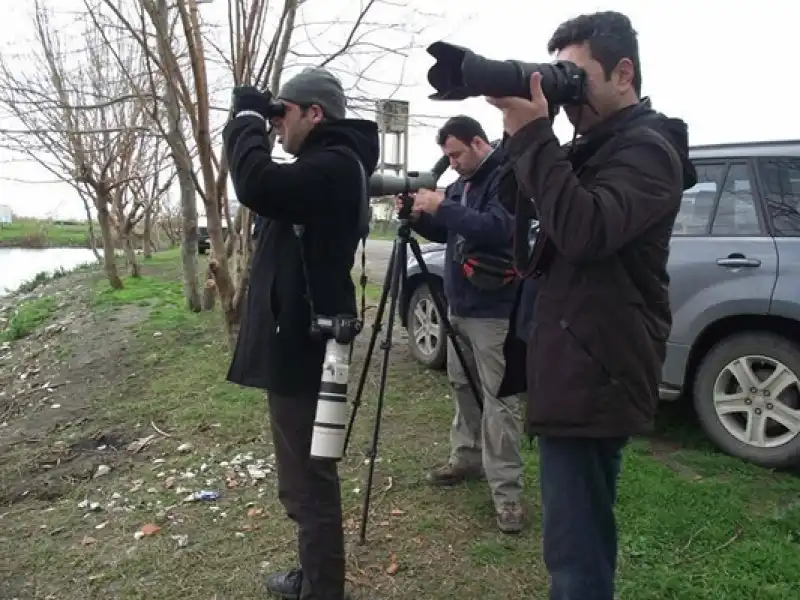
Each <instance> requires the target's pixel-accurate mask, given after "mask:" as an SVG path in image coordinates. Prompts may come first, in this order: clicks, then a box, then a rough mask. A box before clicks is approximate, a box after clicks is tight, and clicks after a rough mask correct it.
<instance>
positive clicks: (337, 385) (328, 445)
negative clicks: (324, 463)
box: [311, 340, 350, 460]
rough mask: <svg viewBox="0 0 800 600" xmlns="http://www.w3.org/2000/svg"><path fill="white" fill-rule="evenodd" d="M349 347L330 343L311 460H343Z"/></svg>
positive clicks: (321, 386)
mask: <svg viewBox="0 0 800 600" xmlns="http://www.w3.org/2000/svg"><path fill="white" fill-rule="evenodd" d="M349 349H350V347H349V345H345V344H339V343H338V342H336V341H335V340H329V341H328V345H327V346H326V348H325V362H324V363H323V365H322V381H321V383H320V390H319V397H318V399H317V414H316V417H315V418H314V432H313V434H312V436H311V457H312V458H322V459H329V460H340V459H341V458H342V455H343V454H344V441H345V437H346V435H347V417H348V412H349V411H348V405H347V380H348V377H349V371H350V362H349Z"/></svg>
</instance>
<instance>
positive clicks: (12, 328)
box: [0, 296, 57, 341]
mask: <svg viewBox="0 0 800 600" xmlns="http://www.w3.org/2000/svg"><path fill="white" fill-rule="evenodd" d="M56 306H57V302H56V299H55V298H53V297H52V296H49V297H43V298H37V299H35V300H28V301H25V302H23V303H21V304H20V305H19V306H17V307H16V309H15V310H14V311H13V312H12V313H11V318H10V319H9V320H8V324H7V326H6V328H5V329H4V330H2V331H0V340H3V341H13V340H19V339H22V338H24V337H27V336H28V335H30V334H31V333H33V331H34V330H35V329H36V328H37V327H39V326H41V325H43V324H44V323H45V322H46V321H47V320H48V319H50V317H51V316H52V315H53V313H54V312H55V310H56Z"/></svg>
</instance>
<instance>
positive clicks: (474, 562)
mask: <svg viewBox="0 0 800 600" xmlns="http://www.w3.org/2000/svg"><path fill="white" fill-rule="evenodd" d="M144 270H145V276H144V277H142V278H141V279H138V280H134V279H126V280H125V289H123V290H120V291H111V290H108V287H107V285H105V284H103V283H102V282H101V283H98V284H97V285H96V287H95V288H93V289H92V302H93V306H94V307H95V310H96V311H97V315H98V319H102V320H106V319H109V318H112V319H113V318H117V317H118V318H123V316H124V315H125V313H126V312H127V311H131V310H135V311H139V310H143V311H146V315H147V317H146V318H145V319H144V320H143V321H139V322H137V323H136V324H135V325H133V326H132V328H131V329H130V336H129V337H128V338H127V345H126V352H125V359H124V361H123V362H122V363H121V364H120V366H119V373H118V376H117V378H116V380H115V381H114V382H113V384H110V383H108V384H105V385H103V386H102V388H100V389H95V390H94V393H93V396H92V397H91V398H89V399H88V400H90V401H91V404H92V407H91V413H90V414H91V421H90V422H89V423H86V424H84V425H79V426H75V427H73V428H66V429H63V430H60V431H56V432H55V433H53V434H51V437H50V438H49V439H48V441H47V442H46V444H45V445H44V446H41V447H39V448H38V449H37V448H27V449H26V448H22V449H18V451H19V452H30V453H32V456H35V457H36V459H37V460H39V461H41V460H43V458H42V457H43V456H47V455H48V452H52V448H53V447H55V444H56V443H57V441H58V440H61V441H63V442H66V443H70V444H72V443H74V442H75V441H76V440H80V439H85V438H86V436H90V435H96V434H97V432H98V431H102V432H116V434H118V435H120V436H123V437H124V438H125V439H126V440H129V439H135V438H137V437H141V436H145V435H149V434H151V433H153V432H154V430H153V428H152V427H151V426H150V423H153V424H155V425H157V426H158V428H159V429H161V430H163V431H165V432H167V433H169V435H170V437H169V438H163V437H159V439H158V440H157V441H156V442H154V444H153V446H152V447H150V448H149V449H148V450H146V451H143V452H142V453H140V454H137V455H130V454H129V453H126V452H124V451H123V452H121V453H120V456H119V457H118V458H117V459H115V460H116V462H114V463H112V464H113V465H114V466H115V469H114V471H112V474H111V475H109V476H107V478H105V479H103V480H91V479H81V478H80V477H75V481H74V485H73V487H72V488H70V489H71V491H70V492H69V493H68V494H67V495H65V496H64V497H62V498H60V499H58V500H55V501H52V502H49V503H47V504H45V503H37V502H36V501H34V500H27V501H26V502H24V503H22V504H21V505H20V506H21V508H19V509H18V510H21V511H23V512H21V513H20V514H17V515H15V516H14V517H13V518H6V519H4V520H3V525H2V527H3V528H5V531H3V532H2V533H0V542H3V545H4V547H12V546H13V547H14V549H15V551H14V553H13V554H7V555H6V563H7V565H8V568H9V569H10V573H11V574H12V575H11V577H9V578H7V579H8V580H9V581H16V582H27V584H23V583H19V586H18V588H16V589H15V590H14V591H15V594H9V597H13V596H14V595H17V596H19V597H32V598H45V597H47V596H48V594H51V595H55V596H57V597H59V598H63V599H65V600H72V599H77V598H92V597H100V596H103V597H113V598H119V599H128V598H156V597H158V598H182V599H184V600H200V599H203V600H205V599H207V598H211V597H217V598H220V599H223V598H224V599H233V598H236V599H240V600H247V599H251V598H252V599H255V598H262V597H263V592H262V590H261V588H260V579H261V570H262V568H267V569H273V568H279V567H283V566H288V565H290V564H292V562H293V561H294V559H295V557H294V547H295V542H294V535H295V529H294V527H293V526H292V524H291V523H290V522H289V521H288V520H287V519H286V518H285V517H284V512H283V509H282V507H281V506H280V504H279V503H278V501H277V490H276V485H275V481H274V479H273V478H272V476H270V477H269V478H268V479H267V480H265V481H263V482H261V483H259V484H258V485H255V486H251V485H248V486H243V487H235V488H228V487H226V485H225V483H224V481H225V477H226V471H227V468H226V467H225V466H221V465H220V462H221V461H223V460H226V461H230V459H231V458H232V457H233V456H235V455H236V454H239V453H243V452H253V453H254V454H255V456H256V457H262V458H267V457H269V455H270V453H271V452H272V448H271V437H270V430H269V423H268V415H267V412H266V408H265V402H264V399H263V394H262V393H261V392H260V391H258V390H252V389H243V388H239V387H237V386H234V385H231V384H228V383H227V382H226V381H225V377H226V371H227V368H228V364H229V362H230V353H229V349H228V348H227V344H226V342H225V336H224V335H223V334H222V330H221V317H220V315H219V314H218V313H208V312H205V313H198V314H194V313H189V312H187V311H185V310H184V309H183V301H182V298H181V282H180V276H179V268H178V265H177V256H173V257H172V258H169V256H167V255H162V257H161V258H160V259H159V261H155V262H148V263H145V266H144ZM378 292H379V289H378V286H377V285H375V284H370V288H369V298H370V300H371V301H373V300H375V299H376V298H377V293H378ZM371 314H372V315H374V310H373V311H372V313H371ZM371 318H372V317H370V321H369V322H371ZM86 335H88V332H87V334H86ZM368 336H369V332H368V331H366V332H364V333H363V334H362V336H361V343H360V346H359V348H358V349H357V351H356V356H355V357H354V366H353V369H352V371H351V387H352V388H353V389H354V388H355V382H356V381H357V379H358V375H359V373H360V369H361V365H362V361H363V347H364V346H365V344H366V341H367V339H368ZM395 340H396V342H395V343H396V344H397V345H396V346H395V349H393V350H392V364H391V368H390V374H389V379H388V385H387V393H386V398H385V407H384V413H383V419H382V429H381V437H380V446H379V456H380V462H378V463H377V465H376V473H375V480H374V486H375V487H374V491H373V504H372V510H371V514H370V520H369V524H368V530H367V533H368V536H367V539H368V543H367V545H366V546H365V547H359V546H357V545H352V546H351V547H350V550H349V555H350V558H349V561H348V570H349V575H350V578H351V580H352V582H354V583H355V584H356V586H357V588H358V589H359V590H360V593H361V595H360V596H357V597H363V598H370V599H384V598H386V599H388V598H393V599H408V600H411V599H415V600H416V599H417V598H434V597H435V598H437V599H453V600H456V599H460V598H470V599H473V598H474V599H476V600H482V599H484V598H495V597H497V598H504V597H508V598H532V599H542V600H544V599H545V598H547V574H546V571H545V569H544V567H543V564H542V560H541V553H540V547H541V537H540V528H539V510H540V506H539V497H538V464H537V460H538V455H537V452H536V449H535V447H533V448H530V447H529V446H528V444H527V442H526V443H525V444H524V446H525V449H524V456H525V461H526V465H525V480H526V491H525V497H526V501H527V503H528V506H529V514H530V524H529V527H528V529H527V530H526V531H525V532H524V533H523V534H521V535H520V536H517V537H508V536H504V535H502V534H500V533H498V532H497V531H496V529H495V527H494V520H493V515H492V511H491V505H490V501H489V496H488V492H487V489H486V487H485V485H483V484H479V483H475V484H469V485H468V486H466V487H464V488H460V489H452V490H435V489H430V488H429V487H427V486H426V485H425V484H424V482H423V480H424V472H425V470H426V469H427V468H429V467H431V466H433V465H435V464H436V463H437V462H439V461H440V460H442V459H444V458H445V457H446V456H447V449H448V431H449V424H450V419H451V417H452V412H451V411H452V408H451V406H452V405H451V400H450V397H449V396H450V389H449V386H448V384H447V381H446V378H445V377H444V375H443V374H442V373H438V372H432V371H429V370H425V369H423V368H421V367H420V366H419V365H417V364H416V363H413V362H411V361H410V360H409V359H408V357H407V351H406V348H405V347H404V345H403V342H400V341H397V336H396V337H395ZM381 355H382V352H381V351H380V350H379V349H378V348H376V349H375V353H374V356H373V359H372V367H371V370H370V373H369V376H368V380H367V388H366V392H365V394H364V396H363V398H362V400H363V402H364V404H363V405H362V407H361V408H360V409H359V416H358V419H357V420H356V429H355V431H354V437H353V442H352V446H351V449H350V453H349V456H348V457H347V458H346V459H345V460H344V461H343V462H342V463H341V465H340V475H341V479H342V495H343V503H344V511H345V524H346V525H345V527H346V531H347V539H348V540H349V542H351V543H352V542H355V540H356V532H357V529H358V524H359V519H360V510H361V504H362V501H363V498H364V487H365V486H364V477H365V475H366V470H367V466H366V465H365V461H364V454H363V451H364V450H365V448H366V447H367V446H368V445H369V440H370V438H371V433H372V425H373V419H374V415H375V404H376V390H377V382H378V373H379V367H380V359H381ZM82 400H84V399H82ZM183 442H190V443H192V444H193V450H192V452H191V453H189V454H178V453H176V451H175V450H176V448H177V446H178V445H179V444H180V443H183ZM48 448H50V449H51V450H48ZM24 458H25V457H24V456H20V457H19V460H18V461H15V463H14V465H15V467H14V468H18V467H17V466H16V465H19V464H25V460H24ZM29 459H30V457H29ZM156 459H159V460H161V459H163V461H164V462H163V463H158V462H154V461H155V460H156ZM98 460H100V459H98ZM102 460H105V461H109V460H111V459H109V458H103V459H102ZM203 464H205V465H207V469H206V470H205V471H202V472H201V470H200V469H201V465H203ZM186 469H192V471H193V472H195V473H196V476H195V477H194V478H192V479H182V478H181V477H180V474H181V473H183V472H184V471H185V470H186ZM173 471H174V475H170V473H173ZM89 472H91V471H89ZM1 476H2V473H0V478H1ZM169 476H177V477H178V480H177V484H176V485H184V486H186V487H187V488H190V489H192V490H194V489H200V488H211V489H218V490H220V491H221V492H222V494H223V495H222V498H221V499H220V500H219V501H218V502H215V503H212V504H202V503H195V504H182V503H181V502H180V497H179V496H178V495H177V494H176V492H175V490H174V488H169V489H168V488H167V487H166V486H165V485H164V482H165V479H166V477H169ZM148 490H152V491H148ZM114 492H117V493H119V494H120V496H121V498H127V499H128V502H127V503H126V505H127V506H130V507H132V508H131V509H130V510H122V511H120V512H109V511H104V512H103V513H98V514H89V515H88V516H84V513H85V511H80V510H77V509H76V504H77V502H79V501H80V500H82V499H83V498H85V497H87V496H88V497H90V498H91V499H97V500H102V501H106V500H108V498H110V497H111V494H112V493H114ZM118 502H119V503H121V502H122V500H119V501H118ZM170 506H171V507H172V508H167V507H170ZM253 506H254V507H257V508H260V509H261V510H262V511H263V513H262V515H261V516H258V517H249V516H248V510H249V509H250V508H251V507H253ZM45 508H47V510H44V509H45ZM213 509H217V510H213ZM2 512H3V510H2V509H0V514H2ZM104 521H105V522H107V525H106V526H105V527H104V528H103V529H100V530H96V529H95V525H97V524H100V523H102V522H104ZM618 521H619V525H620V558H619V583H618V590H619V598H620V599H621V600H723V599H724V600H753V599H756V598H757V599H758V600H773V599H774V600H788V599H790V598H797V597H800V578H798V573H800V478H798V477H797V476H795V475H792V474H785V473H776V472H772V471H768V470H764V469H760V468H757V467H754V466H751V465H748V464H745V463H743V462H742V461H739V460H737V459H733V458H730V457H727V456H723V455H721V454H720V453H718V452H716V451H715V450H714V449H713V448H712V447H711V446H710V444H709V443H708V442H707V441H706V440H705V438H704V436H703V435H702V434H701V433H700V432H699V430H698V428H697V426H696V424H695V423H694V422H693V421H692V417H691V415H690V414H686V411H682V410H680V409H678V408H677V407H671V406H668V407H665V408H664V409H663V411H662V414H661V417H660V419H659V425H658V430H657V432H656V433H655V434H653V435H652V436H650V437H648V438H642V439H637V440H636V441H635V442H634V443H633V444H632V445H631V446H630V447H629V448H628V449H627V451H626V455H625V463H624V466H623V475H622V479H621V482H620V490H619V505H618ZM148 522H156V523H159V524H160V525H161V526H162V531H161V532H160V533H159V534H157V535H156V536H154V537H153V538H146V539H144V540H139V541H138V542H137V541H134V539H133V533H134V531H136V529H137V528H139V527H140V526H141V525H142V524H144V523H148ZM53 531H60V532H61V533H58V534H53V533H52V532H53ZM46 532H49V533H50V534H49V535H48V534H47V533H46ZM176 534H180V535H188V536H189V546H187V547H186V548H184V549H176V545H175V541H174V540H173V539H172V538H171V537H170V536H172V535H176ZM86 535H88V536H91V537H92V538H95V540H96V541H95V542H94V543H92V544H89V545H84V544H82V543H81V540H82V539H83V538H84V536H86ZM3 538H6V539H5V540H3ZM391 554H394V555H395V556H396V557H397V563H398V565H399V567H400V568H399V571H398V573H397V574H396V575H394V576H392V575H388V574H387V573H386V567H387V565H388V564H389V556H390V555H391ZM263 561H268V562H269V564H268V565H266V566H262V562H263ZM26 585H27V587H26ZM1 592H3V588H2V584H0V595H2V593H1Z"/></svg>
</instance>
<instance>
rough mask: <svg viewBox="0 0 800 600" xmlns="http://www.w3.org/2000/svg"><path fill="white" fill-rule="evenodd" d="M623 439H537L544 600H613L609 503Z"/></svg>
mask: <svg viewBox="0 0 800 600" xmlns="http://www.w3.org/2000/svg"><path fill="white" fill-rule="evenodd" d="M627 442H628V439H627V438H609V439H589V438H562V437H539V464H540V474H539V476H540V482H541V488H542V507H543V519H542V520H543V538H544V548H543V554H544V562H545V565H546V566H547V570H548V572H549V573H550V600H613V598H614V576H615V571H616V567H617V526H616V521H615V519H614V504H615V502H616V497H617V480H618V479H619V473H620V469H621V466H622V449H623V448H624V447H625V444H626V443H627Z"/></svg>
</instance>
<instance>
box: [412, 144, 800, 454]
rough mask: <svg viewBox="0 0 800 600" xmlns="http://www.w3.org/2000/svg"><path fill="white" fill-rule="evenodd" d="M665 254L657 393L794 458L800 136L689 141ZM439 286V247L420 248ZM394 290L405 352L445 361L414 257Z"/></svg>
mask: <svg viewBox="0 0 800 600" xmlns="http://www.w3.org/2000/svg"><path fill="white" fill-rule="evenodd" d="M690 156H691V159H692V161H693V162H694V163H695V165H696V167H697V172H698V183H697V185H695V186H694V187H693V188H692V189H690V190H687V191H686V192H685V193H684V196H683V204H682V206H681V211H680V214H679V215H678V218H677V220H676V222H675V229H674V232H673V238H672V242H671V245H670V247H671V251H670V259H669V274H670V277H671V283H670V298H671V303H672V314H673V326H672V333H671V335H670V339H669V345H668V349H667V357H666V361H665V363H664V369H663V375H662V377H663V382H662V390H661V391H662V394H661V395H662V399H663V400H682V399H690V400H691V401H692V402H693V403H694V406H695V409H696V412H697V415H698V417H699V420H700V423H701V424H702V426H703V429H704V430H705V432H706V434H707V435H708V437H709V438H710V439H711V440H712V441H713V442H714V443H715V444H716V445H717V446H718V447H719V448H720V449H722V450H723V451H725V452H727V453H729V454H731V455H734V456H738V457H740V458H742V459H745V460H748V461H750V462H753V463H756V464H759V465H762V466H765V467H770V468H777V467H787V466H792V465H798V464H800V381H798V377H800V141H796V142H758V143H747V144H725V145H713V146H696V147H694V148H692V150H691V152H690ZM423 255H424V259H425V263H426V265H428V267H429V269H430V271H431V272H432V273H433V274H434V283H433V285H435V286H436V287H437V288H438V289H439V290H440V291H441V289H442V273H443V271H442V267H443V261H444V246H443V245H442V244H426V245H424V246H423ZM408 275H409V277H408V280H407V284H406V286H405V289H404V293H403V295H402V298H401V301H402V303H403V304H402V305H401V306H402V311H401V315H402V319H403V325H404V326H405V327H406V328H407V329H408V333H409V336H408V337H409V345H410V350H411V353H412V354H413V355H414V357H416V359H417V360H419V361H420V362H422V363H424V364H426V365H428V366H430V367H433V368H442V367H443V366H444V364H445V360H446V356H445V355H446V344H445V343H444V342H445V340H444V331H443V328H442V324H441V319H440V318H439V315H438V313H437V311H436V307H435V305H434V304H433V301H432V300H431V298H430V290H429V288H428V284H427V283H425V282H423V277H422V274H421V273H420V270H419V267H418V265H417V264H416V263H415V261H414V260H413V258H412V260H411V261H410V263H409V268H408Z"/></svg>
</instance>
